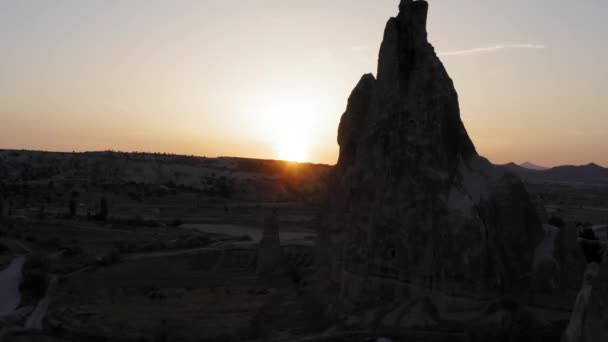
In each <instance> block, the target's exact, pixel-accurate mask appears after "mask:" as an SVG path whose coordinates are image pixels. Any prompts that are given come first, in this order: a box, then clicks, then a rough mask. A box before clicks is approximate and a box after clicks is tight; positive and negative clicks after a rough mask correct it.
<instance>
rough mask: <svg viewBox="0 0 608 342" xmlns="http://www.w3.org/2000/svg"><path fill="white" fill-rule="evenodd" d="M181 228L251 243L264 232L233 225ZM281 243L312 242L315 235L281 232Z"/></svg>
mask: <svg viewBox="0 0 608 342" xmlns="http://www.w3.org/2000/svg"><path fill="white" fill-rule="evenodd" d="M181 227H183V228H188V229H192V230H198V231H199V232H203V233H209V234H223V235H230V236H235V237H239V236H249V237H250V238H251V240H252V241H253V242H256V243H257V242H260V240H261V239H262V235H263V234H264V231H263V230H262V229H258V228H253V227H247V226H237V225H233V224H214V223H212V224H206V223H201V224H195V223H192V224H183V225H181ZM279 234H280V238H281V242H289V241H300V240H312V239H314V238H315V237H316V236H317V235H316V234H315V233H306V232H287V231H281V232H280V233H279Z"/></svg>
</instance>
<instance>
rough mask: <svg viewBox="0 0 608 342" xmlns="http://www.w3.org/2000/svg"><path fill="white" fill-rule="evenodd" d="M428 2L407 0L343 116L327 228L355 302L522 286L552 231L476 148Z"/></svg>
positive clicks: (338, 277)
mask: <svg viewBox="0 0 608 342" xmlns="http://www.w3.org/2000/svg"><path fill="white" fill-rule="evenodd" d="M427 11H428V3H427V2H426V1H412V0H402V1H401V4H400V6H399V15H398V16H397V17H396V18H391V19H390V20H389V21H388V23H387V25H386V30H385V32H384V41H383V43H382V46H381V49H380V54H379V60H378V72H377V75H378V76H377V79H376V78H374V76H372V75H371V74H367V75H364V76H363V77H362V78H361V80H360V81H359V84H357V86H356V87H355V89H354V90H353V92H352V94H351V96H350V98H349V100H348V105H347V108H346V112H345V113H344V114H343V116H342V119H341V121H340V126H339V131H338V144H339V145H340V155H339V160H338V163H337V166H336V167H335V169H334V171H333V174H332V177H331V180H330V185H329V187H330V189H329V204H328V211H327V213H326V229H324V230H323V231H322V232H321V234H320V236H321V238H322V240H323V241H322V243H323V248H324V252H325V256H326V258H327V264H328V265H329V271H330V272H329V274H330V275H331V276H332V277H333V280H334V281H335V282H336V283H338V284H340V288H341V296H340V297H341V300H342V303H343V305H345V306H346V307H373V306H378V305H382V304H386V303H390V302H394V301H395V300H398V299H404V300H405V299H408V298H412V297H419V296H432V297H433V298H436V297H437V298H438V296H440V297H441V298H444V299H445V298H448V299H446V300H447V301H449V298H457V297H463V298H464V297H467V298H480V299H481V298H487V297H494V298H500V297H501V296H503V295H508V294H513V295H516V296H519V297H524V295H525V293H526V291H528V289H529V286H530V282H531V278H532V274H531V273H532V267H533V258H534V251H535V248H536V247H537V246H538V245H539V243H540V242H541V240H542V238H543V235H544V232H543V228H542V225H541V222H540V220H539V219H538V216H537V214H536V211H535V208H534V205H533V203H532V202H531V200H530V198H529V196H528V193H527V192H526V190H525V188H524V186H523V185H522V183H521V182H520V181H519V180H518V179H517V178H516V177H514V176H512V175H510V174H508V173H505V171H503V170H502V169H500V168H497V167H494V166H493V165H491V164H490V163H489V162H488V161H487V160H486V159H484V158H482V157H480V156H479V155H478V154H477V152H476V150H475V146H474V145H473V143H472V142H471V139H470V138H469V136H468V134H467V132H466V130H465V127H464V125H463V123H462V121H461V119H460V110H459V104H458V95H457V93H456V91H455V89H454V85H453V82H452V80H451V79H450V77H449V76H448V74H447V72H446V70H445V68H444V66H443V65H442V63H441V62H440V60H439V59H438V57H437V55H436V54H435V52H434V48H433V47H432V46H431V44H429V42H428V40H427V31H426V21H427ZM434 294H437V295H438V296H434ZM446 300H443V302H444V303H446ZM434 304H435V305H438V306H442V304H440V303H439V304H438V303H436V301H435V300H434ZM446 307H447V304H446ZM440 309H441V308H440Z"/></svg>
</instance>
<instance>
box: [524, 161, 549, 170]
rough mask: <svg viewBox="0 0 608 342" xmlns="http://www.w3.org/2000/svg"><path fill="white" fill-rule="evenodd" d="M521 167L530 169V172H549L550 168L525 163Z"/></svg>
mask: <svg viewBox="0 0 608 342" xmlns="http://www.w3.org/2000/svg"><path fill="white" fill-rule="evenodd" d="M519 166H521V167H523V168H526V169H530V170H548V169H549V168H548V167H545V166H540V165H536V164H533V163H530V162H525V163H522V164H520V165H519Z"/></svg>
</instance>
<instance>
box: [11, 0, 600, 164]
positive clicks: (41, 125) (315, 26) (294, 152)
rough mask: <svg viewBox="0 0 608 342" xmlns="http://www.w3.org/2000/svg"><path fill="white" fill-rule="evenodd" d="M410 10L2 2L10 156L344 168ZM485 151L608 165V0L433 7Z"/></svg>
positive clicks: (436, 40) (371, 0) (181, 0)
mask: <svg viewBox="0 0 608 342" xmlns="http://www.w3.org/2000/svg"><path fill="white" fill-rule="evenodd" d="M398 3H399V1H398V0H367V1H364V0H308V1H293V0H196V1H195V0H163V1H160V0H130V1H124V0H88V1H81V0H0V148H15V149H36V150H52V151H91V150H110V149H112V150H121V151H145V152H168V153H179V154H189V155H190V154H192V155H199V156H210V157H213V156H243V157H254V158H270V159H277V158H287V159H295V160H305V161H312V162H322V163H329V164H333V163H335V161H336V159H337V154H338V145H337V143H336V135H337V133H336V132H337V127H338V123H339V120H340V116H341V115H342V113H343V112H344V109H345V107H346V101H347V98H348V95H349V94H350V92H351V90H352V88H353V87H354V86H355V84H356V83H357V81H358V80H359V78H360V77H361V75H362V74H364V73H368V72H373V73H375V70H376V63H377V55H378V49H379V46H380V43H381V40H382V34H383V30H384V26H385V24H386V21H387V20H388V18H389V17H391V16H395V15H396V14H397V11H398ZM429 3H430V12H429V23H428V31H429V40H430V41H431V43H432V44H433V45H434V46H435V49H436V51H438V53H439V55H440V58H441V59H442V61H443V63H444V64H445V66H446V68H447V70H448V72H449V74H450V76H451V77H452V78H453V80H454V83H455V86H456V89H457V91H458V93H459V98H460V106H461V115H462V118H463V121H464V123H465V126H466V127H467V130H468V132H469V134H470V135H471V137H472V139H473V141H474V143H475V145H476V147H477V150H478V152H480V154H482V155H484V156H486V157H487V158H489V159H490V160H491V161H492V162H494V163H507V162H511V161H514V162H519V163H521V162H524V161H530V162H534V163H536V164H541V165H545V166H554V165H561V164H587V163H589V162H596V163H598V164H601V165H604V166H608V153H606V152H608V130H607V128H608V115H607V113H606V108H608V90H607V89H608V88H607V86H606V84H607V81H608V67H607V66H606V61H608V44H606V42H608V27H607V26H606V23H605V16H606V15H607V14H608V1H605V0H579V1H573V0H568V1H562V0H535V1H529V0H510V1H504V0H484V1H480V0H459V1H454V0H429Z"/></svg>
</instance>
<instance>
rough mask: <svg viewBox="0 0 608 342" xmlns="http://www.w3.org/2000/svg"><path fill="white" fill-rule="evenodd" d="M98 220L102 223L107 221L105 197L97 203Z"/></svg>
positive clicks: (106, 201)
mask: <svg viewBox="0 0 608 342" xmlns="http://www.w3.org/2000/svg"><path fill="white" fill-rule="evenodd" d="M99 219H100V220H102V221H105V220H107V219H108V200H107V199H106V198H105V197H102V198H101V200H100V201H99Z"/></svg>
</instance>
